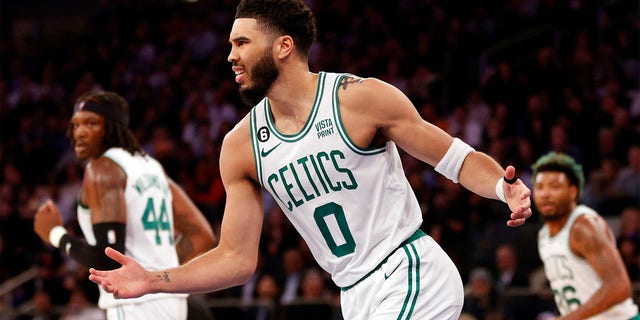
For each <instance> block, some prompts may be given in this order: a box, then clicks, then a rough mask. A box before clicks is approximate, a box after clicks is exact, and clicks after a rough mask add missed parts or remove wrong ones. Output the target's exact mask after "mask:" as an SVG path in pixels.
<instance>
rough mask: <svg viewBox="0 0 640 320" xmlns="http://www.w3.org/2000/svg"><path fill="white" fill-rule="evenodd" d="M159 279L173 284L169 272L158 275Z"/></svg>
mask: <svg viewBox="0 0 640 320" xmlns="http://www.w3.org/2000/svg"><path fill="white" fill-rule="evenodd" d="M156 277H157V278H158V280H162V281H164V282H167V283H169V282H171V279H169V273H168V272H166V271H165V272H163V273H162V275H157V276H156Z"/></svg>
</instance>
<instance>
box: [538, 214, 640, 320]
mask: <svg viewBox="0 0 640 320" xmlns="http://www.w3.org/2000/svg"><path fill="white" fill-rule="evenodd" d="M582 215H598V214H597V213H596V212H595V211H594V210H592V209H591V208H589V207H587V206H585V205H579V206H577V207H576V208H575V209H574V210H573V211H572V212H571V214H570V215H569V219H567V222H566V223H565V225H564V227H563V228H562V230H560V232H559V233H558V234H556V235H554V236H553V237H550V236H549V229H548V228H547V227H546V226H544V227H542V229H540V232H539V233H538V252H539V254H540V258H541V259H542V262H544V271H545V274H546V276H547V279H548V280H549V283H550V285H551V289H552V290H553V296H554V299H555V301H556V305H557V306H558V310H559V311H560V313H561V314H562V315H566V314H568V313H570V312H571V311H573V310H575V309H576V308H578V307H579V306H580V305H581V304H582V303H585V302H586V301H587V300H589V298H590V297H591V296H592V295H593V293H594V292H595V291H596V290H598V288H600V285H601V284H602V280H601V279H600V277H599V276H598V274H597V273H596V272H595V271H594V270H593V268H591V266H590V265H589V263H588V262H587V261H586V260H584V259H582V258H580V257H578V256H576V255H575V254H574V253H573V251H571V248H570V247H569V233H570V232H571V227H572V226H573V223H574V222H575V220H576V219H577V218H578V217H580V216H582ZM636 314H638V307H637V306H636V305H635V304H634V303H633V300H632V299H631V298H629V299H627V300H625V301H623V302H621V303H619V304H617V305H615V306H614V307H612V308H610V309H609V310H607V311H605V312H603V313H601V314H599V315H597V316H595V317H591V318H589V319H631V318H632V317H633V316H635V315H636Z"/></svg>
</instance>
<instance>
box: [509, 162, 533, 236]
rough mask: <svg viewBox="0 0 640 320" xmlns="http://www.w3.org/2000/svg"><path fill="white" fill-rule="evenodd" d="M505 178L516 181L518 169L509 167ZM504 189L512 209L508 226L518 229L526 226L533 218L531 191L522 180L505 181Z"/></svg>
mask: <svg viewBox="0 0 640 320" xmlns="http://www.w3.org/2000/svg"><path fill="white" fill-rule="evenodd" d="M504 177H505V179H506V180H513V179H516V169H515V168H514V167H513V166H508V167H507V169H506V170H505V173H504ZM502 187H503V189H504V196H505V199H506V200H507V204H508V205H509V209H511V215H510V216H509V219H510V220H509V221H507V225H508V226H510V227H517V226H520V225H522V224H524V223H525V221H526V220H527V219H528V218H529V217H531V190H530V189H529V187H527V186H526V185H525V184H524V182H522V180H520V179H516V181H515V182H513V183H507V182H505V181H503V182H502Z"/></svg>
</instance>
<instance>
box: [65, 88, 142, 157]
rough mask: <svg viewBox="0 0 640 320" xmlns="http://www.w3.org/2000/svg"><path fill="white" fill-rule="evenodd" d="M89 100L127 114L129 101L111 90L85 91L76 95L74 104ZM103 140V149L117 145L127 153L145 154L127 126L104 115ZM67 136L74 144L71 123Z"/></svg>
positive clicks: (72, 144)
mask: <svg viewBox="0 0 640 320" xmlns="http://www.w3.org/2000/svg"><path fill="white" fill-rule="evenodd" d="M88 100H91V101H93V102H95V103H98V104H101V105H108V106H110V107H112V108H119V109H120V110H119V111H120V112H122V113H124V114H126V115H127V116H128V115H129V103H128V102H127V100H126V99H125V98H123V97H122V96H121V95H119V94H117V93H115V92H111V91H90V92H86V93H84V94H82V95H80V97H78V98H77V99H76V101H75V103H74V106H76V105H78V104H79V103H81V102H83V101H88ZM104 131H105V135H104V140H103V141H102V144H103V147H104V151H106V150H108V149H109V148H113V147H118V148H122V149H124V150H127V151H128V152H129V153H131V154H134V153H136V152H138V153H140V154H145V152H144V151H143V150H142V147H141V146H140V143H138V140H136V137H135V136H134V135H133V132H131V129H130V128H129V126H128V125H127V124H125V123H122V122H120V121H117V120H114V119H111V118H109V117H104ZM67 137H68V138H69V140H71V147H73V146H74V145H75V139H74V138H73V128H72V126H71V124H69V127H68V128H67Z"/></svg>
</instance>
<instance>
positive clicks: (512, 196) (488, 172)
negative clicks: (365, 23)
mask: <svg viewBox="0 0 640 320" xmlns="http://www.w3.org/2000/svg"><path fill="white" fill-rule="evenodd" d="M356 80H357V79H356ZM344 87H345V88H346V89H342V87H341V90H340V91H339V93H340V102H341V108H342V109H341V112H342V116H343V119H345V118H348V120H349V121H348V122H347V123H354V124H355V125H354V126H356V127H358V128H374V130H375V132H376V138H378V137H377V135H378V133H379V134H381V135H382V136H384V137H385V138H386V139H387V140H392V141H394V142H395V143H396V144H397V145H398V146H399V147H400V148H402V149H403V150H404V151H406V152H408V153H409V154H411V155H412V156H413V157H415V158H417V159H420V160H421V161H423V162H425V163H428V164H430V165H432V166H434V167H435V170H436V171H438V172H439V173H440V174H443V175H444V176H446V177H447V178H449V179H451V180H452V181H454V182H459V183H461V184H462V185H463V186H464V187H465V188H466V189H468V190H470V191H472V192H474V193H476V194H478V195H480V196H482V197H485V198H490V199H500V200H502V201H504V202H505V203H507V204H508V206H509V208H510V210H511V214H510V216H509V220H508V221H507V225H509V226H512V227H515V226H519V225H522V224H523V223H524V222H525V220H526V219H528V218H529V217H530V216H531V200H530V195H531V190H529V188H528V187H527V186H526V185H525V184H524V183H523V182H522V181H521V180H520V179H516V181H514V182H512V183H511V184H509V183H505V182H504V180H503V179H502V178H503V177H506V178H507V180H509V179H513V178H515V177H516V172H515V168H514V167H512V166H509V167H507V168H506V169H503V168H502V167H501V166H500V164H498V163H497V162H496V161H495V160H494V159H493V158H491V157H490V156H489V155H487V154H485V153H482V152H478V151H475V150H473V148H471V147H470V146H468V145H467V144H466V143H464V142H463V141H461V140H459V139H454V137H452V136H451V135H449V134H448V133H447V132H446V131H444V130H442V129H441V128H438V127H437V126H435V125H433V124H431V123H429V122H427V121H425V120H424V119H422V117H421V116H420V114H419V113H418V111H417V110H416V108H415V107H414V106H413V104H412V102H411V101H410V100H409V98H408V97H407V96H406V95H404V94H403V93H402V92H401V91H400V90H398V89H397V88H395V87H393V86H391V85H389V84H388V83H385V82H383V81H380V80H377V79H372V78H367V79H360V81H355V80H354V81H351V82H349V85H348V86H346V85H345V86H344ZM345 122H346V121H345ZM347 131H348V132H350V133H351V132H353V133H354V134H350V136H351V138H352V140H354V141H355V142H356V143H358V142H362V143H361V144H360V145H361V146H363V147H366V146H368V143H370V140H367V139H362V138H361V137H360V136H359V135H358V134H362V132H365V133H366V132H367V131H366V130H362V129H361V130H355V129H351V131H350V128H347ZM365 136H366V135H365ZM498 189H500V190H498ZM497 191H500V196H499V195H498V192H497Z"/></svg>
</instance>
